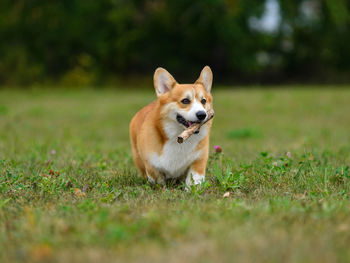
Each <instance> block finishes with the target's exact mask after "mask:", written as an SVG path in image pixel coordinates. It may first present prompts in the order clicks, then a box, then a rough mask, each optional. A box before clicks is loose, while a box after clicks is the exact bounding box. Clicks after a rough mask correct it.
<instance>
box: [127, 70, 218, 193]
mask: <svg viewBox="0 0 350 263" xmlns="http://www.w3.org/2000/svg"><path fill="white" fill-rule="evenodd" d="M212 81H213V73H212V71H211V69H210V67H208V66H206V67H204V68H203V70H202V72H201V74H200V76H199V78H198V79H197V81H196V82H195V83H194V84H179V83H177V82H176V80H175V79H174V78H173V76H172V75H171V74H170V73H169V72H168V71H166V70H165V69H163V68H157V70H156V71H155V73H154V76H153V82H154V88H155V91H156V94H157V97H158V99H157V100H156V101H154V102H152V103H151V104H149V105H147V106H145V107H144V108H142V109H141V110H140V111H139V112H138V113H136V115H135V116H134V117H133V118H132V120H131V123H130V141H131V146H132V154H133V159H134V162H135V164H136V166H137V167H138V169H139V170H140V172H141V174H142V176H143V177H144V178H146V179H148V181H149V182H150V183H157V184H165V181H166V180H167V179H170V178H186V179H185V181H186V185H187V186H188V187H189V186H191V185H193V184H201V183H202V182H203V181H204V180H205V170H206V165H207V161H208V154H209V133H210V128H211V125H212V120H210V121H208V122H206V123H205V124H204V125H202V126H201V128H200V130H199V131H197V132H196V134H193V135H192V136H191V137H190V138H188V139H187V140H186V141H184V142H183V143H182V144H179V143H178V142H177V137H178V135H179V134H180V133H182V132H183V131H184V130H185V129H186V128H188V127H190V126H191V125H193V124H194V123H199V122H205V121H206V119H207V117H208V116H207V115H208V114H207V112H208V110H210V109H212V107H213V102H212V101H213V99H212V96H211V86H212Z"/></svg>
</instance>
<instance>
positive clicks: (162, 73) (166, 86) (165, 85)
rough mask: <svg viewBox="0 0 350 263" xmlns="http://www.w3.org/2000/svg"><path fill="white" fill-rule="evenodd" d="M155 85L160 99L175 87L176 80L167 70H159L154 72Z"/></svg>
mask: <svg viewBox="0 0 350 263" xmlns="http://www.w3.org/2000/svg"><path fill="white" fill-rule="evenodd" d="M153 83H154V88H155V90H156V93H157V96H158V97H159V96H160V95H162V94H164V93H166V92H168V91H169V90H171V89H172V88H173V87H174V86H175V84H176V80H175V79H174V78H173V76H171V74H170V73H169V72H168V71H166V70H165V69H163V68H157V69H156V71H155V72H154V76H153Z"/></svg>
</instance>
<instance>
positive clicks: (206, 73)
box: [195, 66, 213, 92]
mask: <svg viewBox="0 0 350 263" xmlns="http://www.w3.org/2000/svg"><path fill="white" fill-rule="evenodd" d="M195 83H199V84H202V85H203V86H204V88H205V89H206V90H207V91H208V92H210V91H211V85H212V83H213V72H212V71H211V69H210V67H209V66H205V67H204V68H203V69H202V72H201V74H200V76H199V78H198V79H197V80H196V82H195Z"/></svg>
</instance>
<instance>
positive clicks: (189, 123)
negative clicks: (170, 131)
mask: <svg viewBox="0 0 350 263" xmlns="http://www.w3.org/2000/svg"><path fill="white" fill-rule="evenodd" d="M176 120H177V122H178V123H180V124H182V125H183V126H185V127H186V128H189V127H191V126H192V125H193V124H195V123H196V122H193V121H187V120H186V119H185V118H184V117H182V116H181V115H180V114H177V116H176Z"/></svg>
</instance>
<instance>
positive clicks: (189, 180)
mask: <svg viewBox="0 0 350 263" xmlns="http://www.w3.org/2000/svg"><path fill="white" fill-rule="evenodd" d="M204 181H205V176H204V175H203V174H198V173H196V172H189V173H188V175H187V177H186V185H187V187H190V186H191V185H197V184H202V183H203V182H204Z"/></svg>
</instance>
